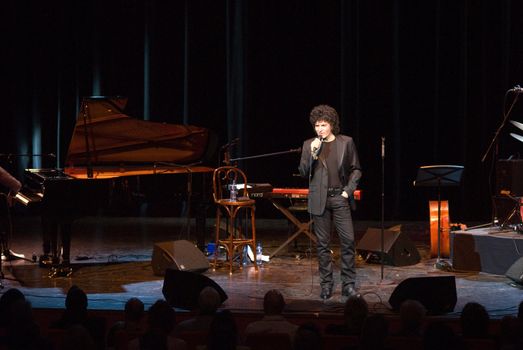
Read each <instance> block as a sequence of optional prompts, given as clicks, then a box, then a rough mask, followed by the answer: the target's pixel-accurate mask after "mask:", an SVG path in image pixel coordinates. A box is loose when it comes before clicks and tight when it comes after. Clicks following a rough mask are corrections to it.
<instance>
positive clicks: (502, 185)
mask: <svg viewBox="0 0 523 350" xmlns="http://www.w3.org/2000/svg"><path fill="white" fill-rule="evenodd" d="M521 178H523V159H500V160H498V161H497V163H496V194H503V193H505V194H510V195H512V196H516V197H517V196H523V181H521Z"/></svg>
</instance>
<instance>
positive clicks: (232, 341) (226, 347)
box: [207, 310, 238, 350]
mask: <svg viewBox="0 0 523 350" xmlns="http://www.w3.org/2000/svg"><path fill="white" fill-rule="evenodd" d="M237 342H238V330H237V328H236V322H235V321H234V317H233V315H232V313H231V312H230V311H229V310H222V311H221V312H218V313H217V314H216V315H215V316H214V319H213V321H212V323H211V327H210V329H209V337H208V339H207V349H208V350H217V349H220V350H234V349H236V345H237Z"/></svg>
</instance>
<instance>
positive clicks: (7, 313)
mask: <svg viewBox="0 0 523 350" xmlns="http://www.w3.org/2000/svg"><path fill="white" fill-rule="evenodd" d="M18 301H25V296H24V294H23V293H22V292H21V291H20V290H19V289H16V288H10V289H8V290H7V291H6V292H5V293H4V294H2V296H1V297H0V326H5V325H7V324H8V323H9V321H10V320H11V318H12V317H11V316H12V308H13V305H14V304H15V303H16V302H18Z"/></svg>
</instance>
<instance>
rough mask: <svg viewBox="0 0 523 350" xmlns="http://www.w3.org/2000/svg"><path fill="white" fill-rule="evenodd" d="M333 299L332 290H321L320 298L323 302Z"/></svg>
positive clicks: (327, 288) (326, 288)
mask: <svg viewBox="0 0 523 350" xmlns="http://www.w3.org/2000/svg"><path fill="white" fill-rule="evenodd" d="M330 297H332V288H329V287H325V288H322V289H321V293H320V298H321V299H323V300H327V299H330Z"/></svg>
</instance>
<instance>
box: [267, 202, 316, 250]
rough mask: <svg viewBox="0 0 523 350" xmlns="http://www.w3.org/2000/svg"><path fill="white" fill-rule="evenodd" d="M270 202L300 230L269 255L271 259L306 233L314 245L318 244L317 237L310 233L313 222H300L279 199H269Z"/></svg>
mask: <svg viewBox="0 0 523 350" xmlns="http://www.w3.org/2000/svg"><path fill="white" fill-rule="evenodd" d="M269 200H270V201H271V203H272V205H274V207H275V208H276V209H278V210H279V211H280V212H281V213H282V214H283V215H285V217H286V218H287V219H288V220H289V221H290V222H292V223H293V224H294V225H295V226H296V227H297V228H298V230H296V232H294V233H293V234H292V236H290V237H289V238H288V239H287V240H286V241H285V242H283V243H282V244H281V245H280V246H279V247H278V248H277V249H276V250H275V251H273V252H272V253H271V254H270V255H269V259H271V258H272V257H273V256H275V255H276V254H278V252H279V251H280V250H282V249H283V248H285V247H286V246H287V245H288V244H289V243H291V242H292V241H293V240H294V239H295V238H296V237H298V236H299V235H300V234H301V233H305V234H306V235H307V236H309V237H310V239H312V240H313V241H314V243H316V241H317V240H316V236H315V235H314V234H313V233H312V232H311V231H310V227H312V220H310V221H308V222H301V221H300V220H298V218H297V217H296V216H294V214H293V213H292V212H291V211H290V210H289V209H288V208H286V207H285V206H283V205H281V204H280V203H278V200H277V199H274V198H269Z"/></svg>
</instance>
